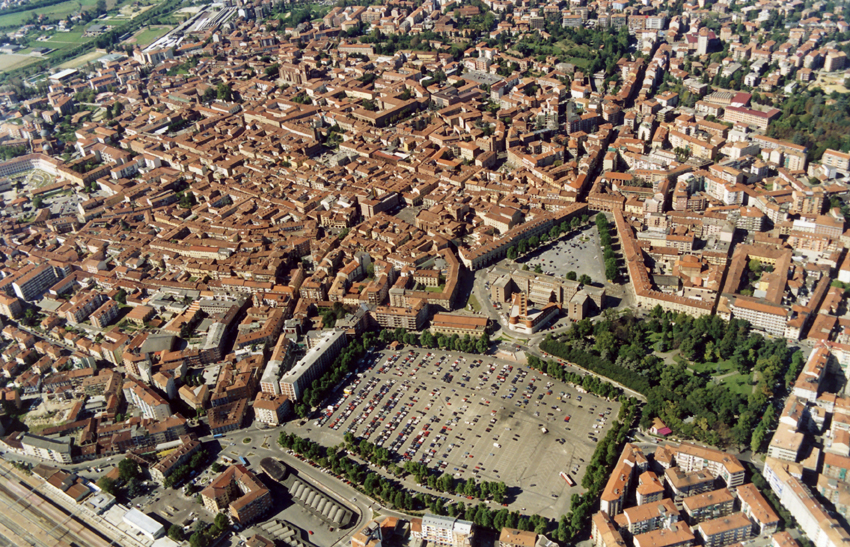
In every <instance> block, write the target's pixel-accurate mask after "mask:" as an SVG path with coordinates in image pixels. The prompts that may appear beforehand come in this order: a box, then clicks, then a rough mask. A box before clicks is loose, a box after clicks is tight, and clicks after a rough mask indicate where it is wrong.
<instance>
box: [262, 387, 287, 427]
mask: <svg viewBox="0 0 850 547" xmlns="http://www.w3.org/2000/svg"><path fill="white" fill-rule="evenodd" d="M290 414H292V401H290V400H289V397H287V396H286V395H272V394H270V393H263V392H260V393H257V397H256V399H254V419H256V420H257V421H258V422H262V423H264V424H268V425H280V424H281V423H282V422H283V421H284V420H285V419H286V418H287V416H289V415H290Z"/></svg>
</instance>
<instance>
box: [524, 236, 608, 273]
mask: <svg viewBox="0 0 850 547" xmlns="http://www.w3.org/2000/svg"><path fill="white" fill-rule="evenodd" d="M517 262H519V263H521V264H528V267H529V268H530V269H532V270H533V269H534V267H535V266H536V265H538V264H539V265H540V267H541V268H542V269H543V272H544V273H546V274H549V275H554V276H557V277H561V278H563V277H564V276H566V275H567V272H570V271H573V272H575V273H576V277H577V278H578V277H581V276H582V274H587V275H589V276H590V279H591V280H593V282H594V283H596V284H600V283H603V282H604V281H605V260H604V259H603V257H602V246H601V244H600V242H599V231H598V230H597V229H596V226H595V225H591V226H588V227H586V228H585V229H584V230H581V231H579V232H576V233H575V234H573V235H572V236H571V237H569V238H565V239H561V240H559V241H557V242H555V243H552V244H546V245H541V246H540V247H539V248H538V250H537V251H535V252H533V253H529V254H527V255H525V256H524V257H523V258H521V259H519V260H518V261H517Z"/></svg>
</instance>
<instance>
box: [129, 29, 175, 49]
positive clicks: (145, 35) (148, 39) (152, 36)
mask: <svg viewBox="0 0 850 547" xmlns="http://www.w3.org/2000/svg"><path fill="white" fill-rule="evenodd" d="M171 28H172V27H169V26H160V27H154V28H146V29H145V30H142V31H140V32H138V33H137V34H136V35H135V36H133V37H132V38H130V40H128V41H127V42H128V43H135V44H138V45H139V46H141V47H145V46H147V45H150V44H151V43H153V42H154V41H155V40H156V39H157V38H159V37H161V36H163V35H165V33H166V32H168V31H170V30H171Z"/></svg>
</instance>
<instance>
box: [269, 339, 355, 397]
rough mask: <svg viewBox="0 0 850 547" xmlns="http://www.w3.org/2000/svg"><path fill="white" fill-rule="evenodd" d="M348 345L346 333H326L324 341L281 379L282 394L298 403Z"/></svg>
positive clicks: (314, 347)
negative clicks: (302, 395) (314, 381)
mask: <svg viewBox="0 0 850 547" xmlns="http://www.w3.org/2000/svg"><path fill="white" fill-rule="evenodd" d="M347 345H348V338H347V337H346V334H345V331H343V330H333V331H329V332H327V333H325V334H324V336H323V337H322V340H321V341H320V342H319V343H318V344H316V345H315V346H313V347H312V348H310V350H309V351H308V352H307V355H305V356H304V357H302V358H301V359H300V360H299V361H298V362H297V363H295V365H294V366H293V367H292V369H291V370H290V371H289V372H287V373H286V374H284V375H283V377H282V378H281V379H280V392H281V393H282V394H283V395H286V396H287V397H289V399H290V400H292V401H298V400H299V399H300V397H301V394H302V393H303V392H304V390H305V389H306V388H307V387H309V386H310V384H312V383H313V380H315V379H316V378H318V377H319V376H321V375H322V373H323V372H324V371H325V370H326V369H327V368H328V366H330V364H331V363H332V362H333V360H334V359H336V356H337V355H339V352H340V351H342V349H343V348H344V347H345V346H347Z"/></svg>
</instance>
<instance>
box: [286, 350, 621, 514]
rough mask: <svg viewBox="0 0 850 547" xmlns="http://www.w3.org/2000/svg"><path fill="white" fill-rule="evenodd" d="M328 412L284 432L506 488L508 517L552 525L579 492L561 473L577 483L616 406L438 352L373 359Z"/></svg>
mask: <svg viewBox="0 0 850 547" xmlns="http://www.w3.org/2000/svg"><path fill="white" fill-rule="evenodd" d="M329 403H330V406H328V407H326V408H325V409H323V410H322V417H321V418H319V419H318V420H317V419H315V417H314V418H313V419H311V421H310V422H309V423H306V424H303V425H299V422H290V423H289V424H287V425H285V426H284V427H283V429H284V430H287V431H291V432H295V433H296V434H299V435H305V431H306V436H308V437H309V438H311V439H313V440H315V441H316V442H319V443H321V444H323V445H325V446H330V445H337V444H340V443H342V442H343V437H344V435H345V434H346V433H351V434H353V435H354V436H355V437H356V438H358V439H365V440H368V441H369V442H371V443H374V444H376V445H378V446H381V447H384V448H386V449H388V450H389V451H390V453H391V454H392V455H393V456H394V457H395V460H396V463H398V464H399V465H403V463H404V462H405V461H408V460H411V461H415V462H422V463H424V464H426V465H427V466H428V467H429V468H432V469H434V468H437V469H439V470H440V471H441V472H443V473H449V474H451V475H452V476H454V477H455V478H457V479H460V480H468V479H470V478H475V479H477V480H479V481H482V480H483V481H488V482H504V483H505V484H506V486H507V495H506V501H507V502H509V503H510V504H511V507H513V508H516V509H522V510H523V512H528V513H536V514H540V515H542V516H548V517H553V518H555V517H557V516H559V515H561V514H563V513H565V512H567V511H568V510H569V504H570V497H571V496H572V494H574V493H578V492H580V491H581V487H580V486H575V487H570V486H569V485H568V484H567V483H566V482H565V481H564V480H563V479H562V478H560V473H561V472H564V473H566V474H568V475H569V476H570V477H571V478H572V480H574V481H575V483H576V484H580V483H581V478H582V476H583V475H584V471H585V465H586V463H587V462H589V461H590V458H591V457H592V455H593V451H594V449H595V448H596V444H595V442H596V441H595V440H594V439H596V440H598V439H599V438H600V436H602V435H604V434H605V433H606V432H607V429H608V427H609V424H610V422H611V419H612V416H613V417H615V418H616V416H617V414H618V412H619V406H620V405H619V403H617V402H614V401H606V400H604V399H601V398H599V397H597V396H595V395H592V394H588V393H582V392H581V391H580V390H577V389H576V388H575V387H574V386H568V385H567V384H565V383H564V382H560V381H557V380H554V379H552V378H550V377H548V376H546V375H543V374H540V373H538V372H536V371H533V370H531V369H529V368H527V367H526V366H523V365H520V364H518V363H515V362H511V361H504V360H500V359H493V358H492V357H486V356H485V357H481V356H477V355H469V354H460V353H458V352H446V351H440V350H431V351H430V352H428V351H425V350H406V351H402V352H389V351H386V352H377V353H373V354H371V356H368V357H367V358H365V359H364V361H363V363H362V364H361V367H360V368H359V370H358V373H357V375H356V376H353V378H352V381H351V382H350V383H349V384H347V385H341V386H340V387H339V388H338V391H337V392H336V393H335V394H334V395H333V396H332V397H331V399H330V400H329ZM301 423H303V422H301ZM523 508H524V509H523Z"/></svg>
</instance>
